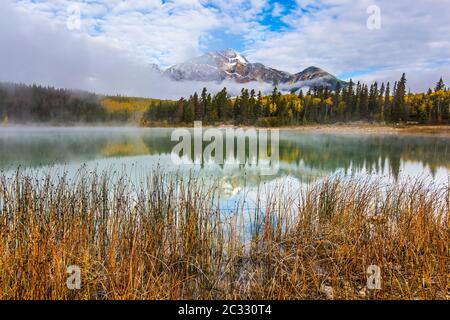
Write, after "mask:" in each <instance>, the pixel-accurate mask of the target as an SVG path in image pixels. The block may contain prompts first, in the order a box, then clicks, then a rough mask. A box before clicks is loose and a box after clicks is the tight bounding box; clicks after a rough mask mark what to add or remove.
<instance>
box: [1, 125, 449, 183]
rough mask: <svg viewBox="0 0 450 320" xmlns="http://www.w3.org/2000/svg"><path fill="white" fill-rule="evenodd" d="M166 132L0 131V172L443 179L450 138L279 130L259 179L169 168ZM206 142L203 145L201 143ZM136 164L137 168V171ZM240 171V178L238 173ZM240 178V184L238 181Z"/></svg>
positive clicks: (221, 170) (210, 169)
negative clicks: (270, 163)
mask: <svg viewBox="0 0 450 320" xmlns="http://www.w3.org/2000/svg"><path fill="white" fill-rule="evenodd" d="M171 132H172V129H161V128H158V129H156V128H154V129H151V128H134V127H70V128H59V127H12V128H0V170H3V171H14V170H15V169H16V168H17V167H19V166H20V167H21V168H22V169H23V170H30V169H34V170H36V169H39V170H45V169H48V168H52V169H53V170H55V169H63V168H66V169H69V168H71V169H72V170H75V169H76V168H78V167H80V166H82V165H83V164H84V165H87V166H89V167H96V168H98V169H102V168H104V169H106V168H110V167H116V169H117V168H121V167H122V169H120V170H127V169H125V168H126V167H130V166H133V167H134V170H142V171H151V170H152V169H155V168H156V167H157V166H159V167H161V168H163V169H164V170H166V171H169V172H175V171H176V172H183V171H191V170H197V171H198V172H199V173H200V174H208V175H213V176H215V177H220V178H229V179H230V178H231V177H232V176H233V175H234V174H235V173H237V175H238V176H239V177H240V179H239V180H242V181H233V182H232V184H237V185H239V186H240V185H248V184H255V185H256V184H258V181H262V180H265V181H273V180H275V179H279V178H283V177H291V178H294V179H297V180H300V181H301V180H305V179H308V180H310V179H317V178H319V177H323V176H327V175H331V174H335V173H338V172H341V173H343V174H346V175H355V174H369V175H373V176H385V177H388V178H390V179H394V180H396V179H399V178H401V177H404V176H423V175H426V176H429V177H431V178H432V179H434V180H436V181H439V182H441V181H443V182H445V181H446V179H447V177H448V174H449V169H450V148H449V147H450V139H448V138H444V137H432V136H420V137H416V136H392V135H382V134H379V135H378V134H373V135H349V134H345V135H335V134H313V133H303V132H295V131H289V130H288V131H283V130H281V131H280V170H279V172H278V173H277V174H276V175H275V176H268V177H261V176H258V174H257V172H253V171H252V170H251V166H247V165H245V166H243V167H244V168H242V166H241V167H239V166H238V167H236V168H233V167H228V168H227V167H226V166H225V167H223V166H220V165H214V164H209V165H203V166H197V167H195V166H186V165H184V166H175V165H174V164H172V163H171V161H170V154H171V152H172V148H173V147H174V146H175V145H176V143H177V142H173V141H171V140H170V135H171ZM206 144H207V143H205V145H204V147H205V146H206ZM137 168H139V169H137ZM242 169H246V170H245V172H246V174H245V177H241V175H240V174H239V172H240V171H241V170H242ZM243 180H245V182H244V181H243Z"/></svg>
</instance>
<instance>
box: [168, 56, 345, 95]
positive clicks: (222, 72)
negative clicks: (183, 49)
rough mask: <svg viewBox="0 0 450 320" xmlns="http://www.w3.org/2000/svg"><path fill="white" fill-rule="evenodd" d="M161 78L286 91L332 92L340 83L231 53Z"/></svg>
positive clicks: (314, 71)
mask: <svg viewBox="0 0 450 320" xmlns="http://www.w3.org/2000/svg"><path fill="white" fill-rule="evenodd" d="M164 74H165V75H166V76H168V77H170V78H171V79H173V80H175V81H214V82H221V81H224V80H231V81H235V82H238V83H248V82H253V81H258V82H263V83H269V84H273V85H279V86H283V85H285V86H286V87H293V88H297V86H300V87H301V86H303V84H305V85H309V86H327V87H332V88H334V87H335V86H336V84H337V83H338V82H341V84H344V85H345V83H344V82H343V81H340V80H339V79H337V78H336V77H334V76H333V75H331V74H329V73H328V72H326V71H324V70H322V69H320V68H317V67H309V68H307V69H305V70H303V71H302V72H299V73H296V74H291V73H288V72H284V71H280V70H277V69H273V68H269V67H266V66H264V65H263V64H261V63H251V62H249V61H248V60H247V58H245V57H244V56H243V55H241V54H240V53H238V52H237V51H235V50H233V49H226V50H223V51H212V52H208V53H205V54H204V55H202V56H200V57H197V58H193V59H191V60H188V61H186V62H184V63H180V64H177V65H174V66H172V67H170V68H169V69H167V70H166V71H164Z"/></svg>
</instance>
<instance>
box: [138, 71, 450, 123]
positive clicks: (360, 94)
mask: <svg viewBox="0 0 450 320" xmlns="http://www.w3.org/2000/svg"><path fill="white" fill-rule="evenodd" d="M406 84H407V81H406V76H405V74H403V75H402V77H401V79H400V80H399V81H396V82H395V83H394V84H393V85H392V86H391V84H390V83H386V84H385V83H381V84H379V83H377V82H374V83H373V84H371V85H366V84H363V83H361V82H358V83H354V82H353V81H352V80H350V82H349V83H348V85H347V86H344V87H342V86H340V84H338V85H337V87H336V89H335V90H330V89H329V88H327V87H316V88H311V89H309V90H308V91H307V92H303V91H300V92H299V93H298V94H293V93H291V94H282V93H281V92H280V91H279V90H278V89H277V88H276V87H275V88H274V89H273V91H272V94H271V95H267V96H263V95H262V93H261V92H258V93H256V92H255V90H250V91H249V90H248V89H242V90H241V93H240V95H239V96H237V97H230V96H229V94H228V93H227V89H226V88H224V89H223V90H222V91H220V92H219V93H217V94H215V95H212V94H211V93H208V91H207V89H206V88H204V89H203V91H202V92H201V94H200V95H199V94H197V93H194V94H193V95H191V96H190V97H189V99H185V98H181V99H180V100H179V101H177V102H176V103H173V102H164V101H159V102H157V103H154V104H152V105H150V107H149V108H148V110H147V112H145V114H144V116H143V122H144V124H151V123H155V122H164V123H168V124H190V123H192V122H193V121H195V120H198V121H203V122H204V123H207V124H217V123H230V124H244V125H261V126H279V125H297V124H306V123H334V122H350V121H368V122H386V123H408V122H409V123H412V122H414V123H421V124H448V123H450V89H449V88H446V87H445V84H444V82H443V80H442V78H441V79H440V80H439V81H438V83H437V84H436V86H435V88H434V89H429V90H428V92H427V93H411V92H407V86H406Z"/></svg>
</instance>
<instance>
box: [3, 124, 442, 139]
mask: <svg viewBox="0 0 450 320" xmlns="http://www.w3.org/2000/svg"><path fill="white" fill-rule="evenodd" d="M24 127H25V128H27V129H30V128H77V127H78V128H96V129H101V128H134V129H170V128H186V129H192V128H193V126H158V125H155V126H142V125H139V124H131V123H126V124H119V123H93V124H43V123H26V124H19V123H11V124H8V125H7V126H2V125H0V129H2V130H4V129H17V128H24ZM202 128H206V129H208V128H217V129H227V128H233V129H250V128H254V129H267V130H271V129H278V130H281V131H293V132H302V133H318V134H383V135H397V134H402V135H403V134H407V135H420V136H424V135H425V136H439V137H448V138H450V125H408V124H404V125H403V124H399V125H387V124H370V123H357V122H355V123H335V124H307V125H296V126H280V127H259V126H247V125H244V126H236V125H229V124H220V125H204V126H202Z"/></svg>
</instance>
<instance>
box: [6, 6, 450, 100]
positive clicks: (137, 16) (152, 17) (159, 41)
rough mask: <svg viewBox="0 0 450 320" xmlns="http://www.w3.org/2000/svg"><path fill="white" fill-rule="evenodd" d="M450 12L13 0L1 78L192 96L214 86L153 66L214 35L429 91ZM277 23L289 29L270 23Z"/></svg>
mask: <svg viewBox="0 0 450 320" xmlns="http://www.w3.org/2000/svg"><path fill="white" fill-rule="evenodd" d="M373 4H376V5H378V6H379V7H380V9H381V29H380V30H369V29H368V28H367V26H366V21H367V19H368V17H369V15H368V14H367V12H366V9H367V7H368V6H369V5H373ZM70 5H78V6H79V8H80V11H81V18H82V20H81V29H80V30H69V29H68V28H67V27H66V22H67V19H68V18H69V15H70V12H68V10H67V9H68V7H69V6H70ZM448 16H450V6H449V5H448V3H447V1H446V0H423V1H420V3H419V2H416V3H414V4H411V3H410V2H409V1H406V0H401V1H395V2H394V1H388V0H376V1H372V0H371V1H369V0H360V1H349V0H296V1H295V0H289V1H283V2H277V1H272V0H170V1H169V0H167V1H160V0H134V1H124V0H110V1H98V0H96V1H91V0H89V1H88V0H84V1H82V0H79V1H69V0H51V1H50V0H41V1H35V0H15V1H13V0H6V1H5V2H4V3H2V10H1V11H0V30H2V32H0V68H1V69H0V70H2V72H1V73H0V80H4V81H5V80H7V81H21V82H25V83H41V84H48V85H55V86H59V87H70V88H80V89H87V90H92V91H97V92H102V93H112V94H115V93H121V94H128V95H144V96H161V95H162V94H164V95H167V96H171V97H174V96H175V95H186V94H187V93H188V91H187V90H188V89H189V90H190V89H192V88H201V86H203V85H207V84H201V83H197V84H194V83H193V84H186V83H184V84H183V86H180V87H177V86H174V85H173V84H172V83H170V82H169V83H167V82H166V81H165V80H158V79H157V78H155V77H154V70H153V68H152V65H151V64H152V63H157V64H159V65H161V66H162V67H168V66H170V65H173V64H175V63H179V62H182V61H185V60H187V59H189V58H192V57H194V56H197V55H199V54H201V53H202V50H205V48H208V42H215V43H219V44H223V43H229V42H230V39H238V40H235V41H232V43H236V41H239V42H242V48H243V50H244V53H245V54H246V55H247V56H248V58H249V60H251V61H253V62H261V63H264V64H266V65H268V66H271V67H274V68H278V69H281V70H285V71H288V72H293V73H295V72H299V71H301V70H303V69H304V68H306V67H308V66H311V65H316V66H318V67H321V68H323V69H325V70H327V71H329V72H331V73H333V74H336V75H354V78H355V80H362V81H372V80H377V81H387V80H389V81H392V80H396V79H398V78H399V77H400V76H401V73H403V72H406V73H407V76H408V79H409V85H410V87H411V90H414V91H416V90H426V89H427V88H428V87H430V86H433V85H434V83H435V82H436V80H437V79H438V78H439V77H440V76H442V77H444V80H447V82H450V58H449V56H448V52H450V38H449V37H448V34H450V23H448ZM275 20H278V21H280V20H281V21H282V22H283V23H284V24H285V25H286V26H287V27H286V28H280V30H271V23H272V22H273V21H275ZM11 26H14V27H11ZM215 37H224V38H223V39H222V40H223V41H217V39H215ZM361 70H362V71H364V72H361ZM255 85H256V86H258V85H257V84H255ZM211 87H216V85H215V84H211ZM196 90H197V89H196ZM236 90H237V88H236Z"/></svg>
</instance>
